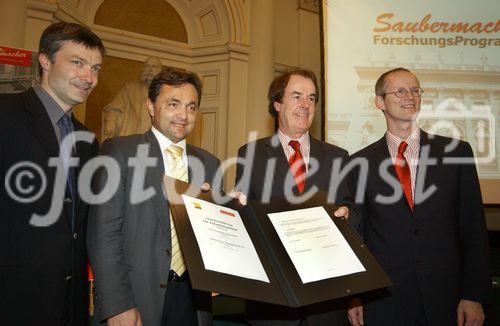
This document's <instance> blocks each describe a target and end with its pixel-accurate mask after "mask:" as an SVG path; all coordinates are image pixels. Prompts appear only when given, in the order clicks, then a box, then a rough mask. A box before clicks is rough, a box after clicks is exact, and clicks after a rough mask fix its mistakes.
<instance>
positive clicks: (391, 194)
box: [349, 68, 490, 325]
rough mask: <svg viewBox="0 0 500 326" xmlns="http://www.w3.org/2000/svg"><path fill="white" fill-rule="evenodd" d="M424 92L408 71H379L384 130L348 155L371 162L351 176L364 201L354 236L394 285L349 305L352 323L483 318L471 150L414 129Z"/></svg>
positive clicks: (484, 273)
mask: <svg viewBox="0 0 500 326" xmlns="http://www.w3.org/2000/svg"><path fill="white" fill-rule="evenodd" d="M422 92H423V91H422V89H421V88H420V84H419V82H418V80H417V78H416V77H415V75H414V74H412V73H411V72H410V71H408V70H407V69H404V68H396V69H393V70H390V71H388V72H386V73H384V74H382V75H381V76H380V78H379V79H378V81H377V83H376V86H375V93H376V100H375V104H376V106H377V108H379V109H380V110H382V112H383V113H384V116H385V119H386V123H387V132H386V134H385V135H384V137H382V138H381V139H380V140H379V141H377V142H375V143H373V144H371V145H369V146H368V147H366V148H364V149H362V150H361V151H359V152H357V153H355V154H354V155H353V156H352V158H351V159H352V160H353V161H354V160H357V161H358V162H362V161H365V162H367V163H368V164H367V165H366V166H367V169H366V171H365V172H367V174H363V173H360V172H361V170H362V168H357V169H355V170H353V173H352V176H353V178H352V185H353V186H354V185H357V187H358V192H360V193H358V194H357V195H359V196H360V197H359V198H357V202H358V199H360V200H361V201H360V202H361V208H360V211H361V215H362V219H361V223H360V224H359V225H358V226H357V227H358V230H359V233H360V234H361V235H362V236H363V238H364V240H365V242H366V244H367V246H368V248H369V249H370V250H371V251H372V252H373V254H374V255H375V257H376V258H377V260H378V261H379V262H380V264H381V265H382V267H383V268H384V270H385V271H386V272H387V274H388V275H389V277H390V278H391V279H392V281H393V283H394V285H393V286H391V287H389V288H388V289H387V290H388V291H385V293H379V292H375V293H370V294H369V295H366V296H364V297H362V300H363V302H361V301H360V300H354V302H353V304H352V308H351V309H349V319H350V321H351V323H352V324H353V325H360V324H363V319H364V322H365V323H366V324H367V325H457V323H458V325H464V324H465V325H481V324H482V323H483V320H484V314H483V308H482V304H481V303H482V302H484V300H485V297H486V295H487V292H488V288H489V286H490V279H489V267H488V264H489V262H488V241H487V232H486V226H485V220H484V212H483V206H482V199H481V192H480V189H479V182H478V178H477V172H476V168H475V165H474V161H473V154H472V149H471V147H470V145H469V144H468V143H466V142H463V141H458V140H453V139H450V138H446V137H440V136H435V135H431V134H427V133H425V132H424V131H422V130H420V129H419V128H418V126H417V123H416V118H417V115H418V113H419V111H420V101H421V95H422ZM359 166H361V165H359ZM363 175H364V177H363ZM360 179H361V180H360ZM358 181H360V183H358ZM362 304H363V305H362ZM363 308H364V309H363ZM363 317H364V318H363Z"/></svg>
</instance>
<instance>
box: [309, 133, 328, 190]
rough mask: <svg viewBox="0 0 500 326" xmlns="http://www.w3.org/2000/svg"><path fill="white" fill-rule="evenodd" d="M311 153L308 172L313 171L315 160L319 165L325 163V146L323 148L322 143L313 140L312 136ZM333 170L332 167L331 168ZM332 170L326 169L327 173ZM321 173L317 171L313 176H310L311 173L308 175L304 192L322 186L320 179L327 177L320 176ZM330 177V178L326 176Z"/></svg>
mask: <svg viewBox="0 0 500 326" xmlns="http://www.w3.org/2000/svg"><path fill="white" fill-rule="evenodd" d="M309 140H310V146H311V148H310V152H309V164H308V171H311V161H312V160H315V161H316V162H317V163H318V164H322V163H323V159H324V151H323V146H321V142H320V141H319V140H317V139H316V138H313V137H312V136H310V138H309ZM330 168H331V167H330ZM330 168H328V169H326V170H325V171H330ZM319 172H320V171H319V170H318V171H316V173H314V174H313V175H310V174H309V172H308V173H307V178H306V188H305V190H304V191H307V189H309V188H310V187H311V186H312V185H318V184H321V182H319V181H320V180H319V178H323V177H325V176H323V175H320V173H319ZM326 177H330V176H326Z"/></svg>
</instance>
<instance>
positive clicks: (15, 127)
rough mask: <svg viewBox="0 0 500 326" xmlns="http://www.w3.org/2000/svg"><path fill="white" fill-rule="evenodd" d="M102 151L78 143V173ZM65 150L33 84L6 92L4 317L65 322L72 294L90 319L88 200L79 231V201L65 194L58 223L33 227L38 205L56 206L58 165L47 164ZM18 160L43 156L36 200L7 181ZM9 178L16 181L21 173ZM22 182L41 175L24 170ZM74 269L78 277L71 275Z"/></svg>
mask: <svg viewBox="0 0 500 326" xmlns="http://www.w3.org/2000/svg"><path fill="white" fill-rule="evenodd" d="M73 124H74V128H75V131H78V130H86V129H85V127H84V126H83V125H82V124H81V123H80V122H78V121H77V120H75V119H74V118H73ZM97 151H98V148H97V142H95V141H94V142H93V143H92V144H89V143H85V142H78V143H77V144H76V155H77V156H78V157H79V158H80V166H79V167H77V168H76V176H77V177H78V175H79V172H80V167H81V166H83V165H84V164H85V163H86V162H87V161H88V160H89V159H90V158H91V157H93V156H95V155H97ZM58 155H59V144H58V142H57V138H56V135H55V132H54V129H53V127H52V124H51V122H50V119H49V116H48V114H47V112H46V110H45V108H44V107H43V104H42V102H41V101H40V100H39V98H38V96H37V95H36V93H35V92H34V90H33V89H28V90H27V91H25V92H23V93H20V94H9V95H0V175H1V176H2V178H1V179H2V185H1V186H0V210H1V213H0V214H1V217H0V293H1V295H0V325H59V323H60V321H61V313H62V310H63V304H64V301H65V297H66V296H69V297H72V298H73V299H74V300H73V302H74V305H73V319H74V324H75V325H86V322H87V315H88V305H87V303H88V281H87V268H86V263H87V261H86V250H85V239H86V234H85V232H86V226H87V212H88V206H87V205H86V204H85V203H84V202H82V201H81V200H80V198H77V202H76V203H75V204H76V206H75V207H76V215H75V230H74V234H72V230H71V224H70V220H71V219H70V216H69V214H70V211H69V209H71V205H72V204H71V203H68V202H66V201H65V203H64V207H63V209H62V211H61V213H60V216H59V218H58V219H57V221H56V222H55V223H54V224H52V225H50V226H48V227H34V226H32V225H31V224H30V222H29V221H30V218H31V216H32V214H33V213H37V214H40V215H45V214H46V213H47V212H48V211H49V208H50V207H51V202H52V195H53V194H52V193H53V190H54V183H55V175H56V173H55V172H56V169H55V168H54V167H49V166H48V160H49V158H50V157H57V156H58ZM18 162H32V163H34V164H36V165H37V166H38V167H40V169H41V172H43V174H44V175H45V177H46V189H45V191H43V192H42V193H41V196H40V198H38V199H37V200H35V201H33V202H30V203H21V202H18V201H16V200H14V199H13V198H12V197H11V196H10V195H9V193H8V192H7V189H6V188H5V186H4V182H3V181H4V180H5V177H6V174H7V173H8V171H9V169H10V168H11V167H12V166H13V165H15V164H16V163H18ZM32 171H33V170H32ZM10 180H11V182H10V185H11V186H13V187H14V188H15V177H11V179H10ZM22 184H23V186H24V187H25V188H26V187H29V186H33V192H36V191H38V190H39V189H40V188H41V184H42V181H41V178H40V177H36V178H30V177H25V178H24V179H22ZM67 193H68V192H67ZM18 194H19V193H18ZM60 200H62V198H61V199H60ZM70 275H71V278H72V280H71V281H67V280H66V278H67V277H68V276H70Z"/></svg>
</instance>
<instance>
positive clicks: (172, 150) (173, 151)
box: [167, 145, 184, 158]
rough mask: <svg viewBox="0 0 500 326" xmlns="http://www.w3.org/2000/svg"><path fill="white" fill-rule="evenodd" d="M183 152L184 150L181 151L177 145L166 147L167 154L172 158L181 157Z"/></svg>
mask: <svg viewBox="0 0 500 326" xmlns="http://www.w3.org/2000/svg"><path fill="white" fill-rule="evenodd" d="M183 151H184V150H183V149H182V147H180V146H177V145H170V146H168V147H167V153H169V154H170V155H171V156H172V157H174V158H180V157H182V152H183Z"/></svg>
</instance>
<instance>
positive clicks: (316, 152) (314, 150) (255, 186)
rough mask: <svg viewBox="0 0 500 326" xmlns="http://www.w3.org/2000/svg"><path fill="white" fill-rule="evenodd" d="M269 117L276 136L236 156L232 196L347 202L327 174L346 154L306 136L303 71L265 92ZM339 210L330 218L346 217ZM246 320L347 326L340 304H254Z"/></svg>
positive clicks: (309, 85)
mask: <svg viewBox="0 0 500 326" xmlns="http://www.w3.org/2000/svg"><path fill="white" fill-rule="evenodd" d="M268 99H269V107H268V108H269V113H270V114H271V115H272V116H273V117H274V118H275V119H276V120H277V125H278V131H277V133H276V134H274V135H273V136H271V137H267V138H263V139H259V140H257V141H255V142H251V143H249V144H246V145H244V146H243V147H241V148H240V149H239V151H238V160H239V164H238V166H237V169H236V186H235V188H236V189H237V190H238V191H241V192H243V193H244V194H246V195H247V197H248V199H249V200H259V201H261V202H269V201H270V198H272V197H285V198H290V196H301V195H306V194H307V193H313V192H315V191H317V190H322V191H325V192H329V194H330V195H331V197H330V198H332V199H334V200H335V203H337V204H340V205H342V204H345V203H346V202H344V201H342V200H344V199H347V198H348V192H347V188H346V187H345V184H344V183H340V182H339V181H340V179H339V178H336V177H335V175H337V176H338V174H335V173H332V171H335V167H334V166H335V165H338V166H337V169H338V170H337V171H340V169H341V168H342V167H343V166H344V163H345V162H346V160H347V156H348V154H347V151H345V150H344V149H342V148H340V147H337V146H334V145H331V144H327V143H325V142H322V141H320V140H317V139H315V138H314V137H312V136H311V135H310V134H309V128H310V127H311V124H312V121H313V118H314V112H315V107H316V103H317V101H318V87H317V82H316V76H315V75H314V73H313V72H312V71H309V70H295V71H290V72H287V73H285V74H283V75H281V76H278V77H276V78H275V79H274V81H273V82H272V83H271V85H270V87H269V93H268ZM347 213H348V209H347V207H346V206H342V207H341V208H340V209H339V210H338V211H336V212H335V215H336V216H347ZM246 308H247V311H246V313H247V315H248V319H249V320H251V323H252V324H254V325H266V324H269V325H276V323H279V324H280V325H281V324H286V325H299V324H304V323H307V324H309V325H332V324H337V325H338V324H345V322H346V321H347V317H346V313H345V309H344V307H343V302H342V301H335V302H329V303H328V304H325V305H314V306H311V307H308V308H307V309H290V308H286V307H281V306H277V305H271V304H262V303H257V302H248V303H247V307H246Z"/></svg>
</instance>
